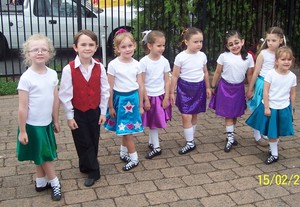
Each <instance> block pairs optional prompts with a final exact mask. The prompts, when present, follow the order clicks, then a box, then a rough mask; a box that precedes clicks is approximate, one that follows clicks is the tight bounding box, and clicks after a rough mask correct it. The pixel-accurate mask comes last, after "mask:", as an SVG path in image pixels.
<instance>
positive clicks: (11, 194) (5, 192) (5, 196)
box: [0, 187, 16, 202]
mask: <svg viewBox="0 0 300 207" xmlns="http://www.w3.org/2000/svg"><path fill="white" fill-rule="evenodd" d="M15 197H16V189H15V188H3V187H2V188H0V202H2V201H3V200H9V199H14V198H15Z"/></svg>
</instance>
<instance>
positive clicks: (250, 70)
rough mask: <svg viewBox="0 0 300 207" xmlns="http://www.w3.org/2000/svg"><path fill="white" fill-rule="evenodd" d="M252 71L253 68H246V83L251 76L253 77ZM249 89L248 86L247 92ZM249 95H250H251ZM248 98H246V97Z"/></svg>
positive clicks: (249, 80)
mask: <svg viewBox="0 0 300 207" xmlns="http://www.w3.org/2000/svg"><path fill="white" fill-rule="evenodd" d="M253 71H254V68H248V70H247V81H248V83H250V82H251V80H252V77H253ZM248 91H249V88H248V90H247V92H248ZM252 96H253V91H252ZM252 96H251V97H252ZM246 97H248V96H246ZM247 99H248V98H247Z"/></svg>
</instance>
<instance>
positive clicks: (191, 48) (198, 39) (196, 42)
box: [185, 32, 203, 53]
mask: <svg viewBox="0 0 300 207" xmlns="http://www.w3.org/2000/svg"><path fill="white" fill-rule="evenodd" d="M185 44H186V46H187V51H188V52H189V53H196V52H198V51H200V50H201V49H202V46H203V35H202V33H200V32H199V33H197V34H194V35H192V36H191V37H190V39H189V40H185Z"/></svg>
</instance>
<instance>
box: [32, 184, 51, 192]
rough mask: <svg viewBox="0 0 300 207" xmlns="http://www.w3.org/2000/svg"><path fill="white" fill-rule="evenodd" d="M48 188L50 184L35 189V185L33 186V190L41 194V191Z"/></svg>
mask: <svg viewBox="0 0 300 207" xmlns="http://www.w3.org/2000/svg"><path fill="white" fill-rule="evenodd" d="M50 188H51V184H50V183H47V184H46V185H45V186H44V187H36V184H35V190H36V192H42V191H44V190H47V189H50Z"/></svg>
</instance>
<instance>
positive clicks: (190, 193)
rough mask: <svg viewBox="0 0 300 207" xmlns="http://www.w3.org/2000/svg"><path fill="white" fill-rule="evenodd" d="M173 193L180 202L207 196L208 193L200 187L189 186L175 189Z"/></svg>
mask: <svg viewBox="0 0 300 207" xmlns="http://www.w3.org/2000/svg"><path fill="white" fill-rule="evenodd" d="M175 192H176V193H177V195H178V196H179V198H180V199H181V200H189V199H195V198H202V197H205V196H208V193H207V192H206V191H205V190H204V189H203V188H202V187H201V186H190V187H185V188H178V189H175Z"/></svg>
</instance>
